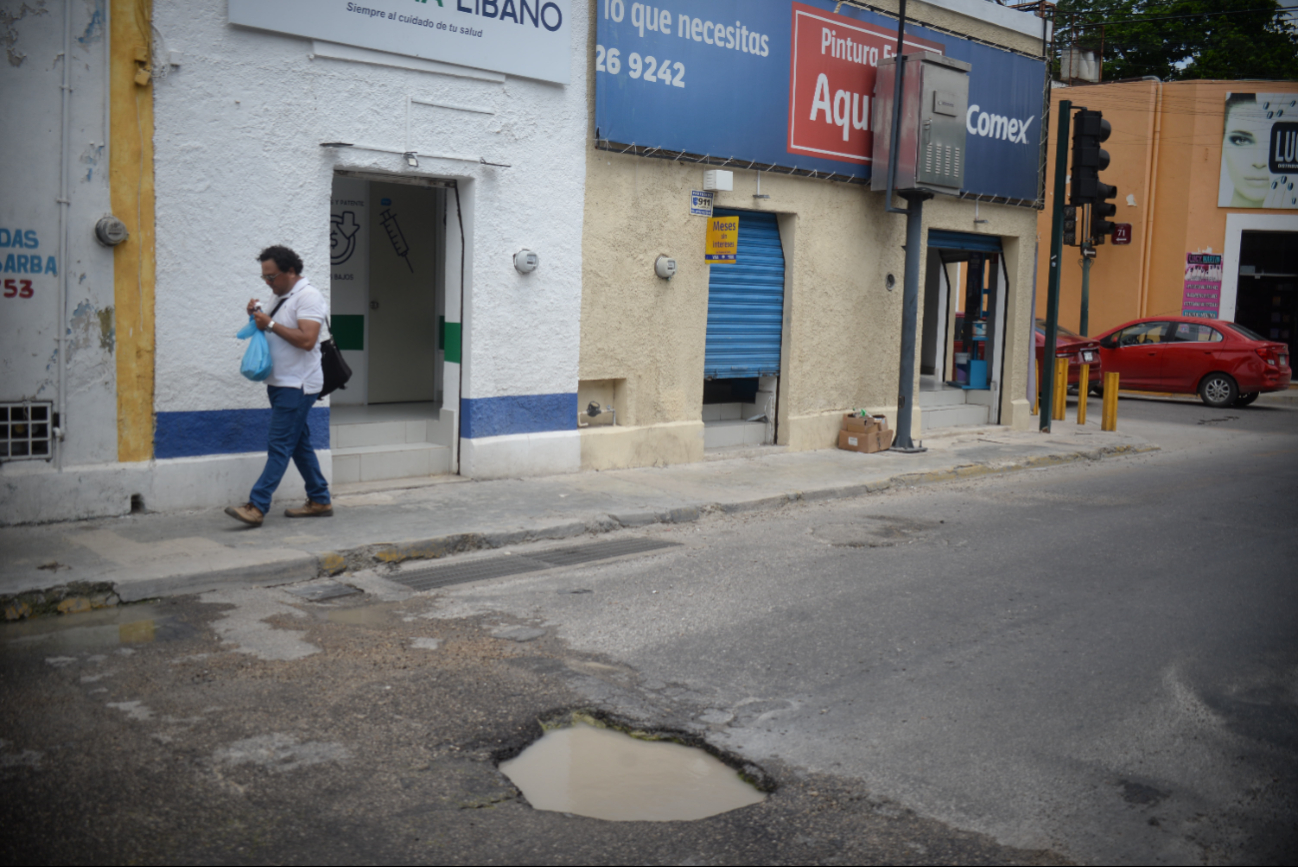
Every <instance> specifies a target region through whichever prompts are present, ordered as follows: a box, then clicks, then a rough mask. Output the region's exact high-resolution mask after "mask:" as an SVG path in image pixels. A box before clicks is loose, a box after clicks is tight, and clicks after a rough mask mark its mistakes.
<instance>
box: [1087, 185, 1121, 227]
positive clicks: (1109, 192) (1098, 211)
mask: <svg viewBox="0 0 1298 867" xmlns="http://www.w3.org/2000/svg"><path fill="white" fill-rule="evenodd" d="M1096 193H1097V195H1096V201H1095V204H1094V205H1091V236H1092V237H1095V238H1103V237H1104V236H1105V235H1112V234H1113V230H1114V229H1115V228H1117V225H1116V224H1115V223H1113V222H1112V221H1110V220H1109V217H1112V216H1114V215H1115V214H1117V213H1118V206H1117V205H1116V204H1114V203H1113V202H1110V201H1108V200H1109V199H1112V198H1113V197H1114V196H1116V195H1117V194H1118V188H1117V187H1115V186H1113V185H1112V184H1106V183H1104V182H1103V181H1101V182H1100V183H1098V184H1096Z"/></svg>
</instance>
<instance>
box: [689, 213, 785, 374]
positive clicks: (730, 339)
mask: <svg viewBox="0 0 1298 867" xmlns="http://www.w3.org/2000/svg"><path fill="white" fill-rule="evenodd" d="M713 213H715V214H716V215H717V216H718V217H729V216H736V215H737V216H738V217H739V252H738V253H737V255H736V261H735V264H733V265H711V266H709V267H710V269H711V274H710V275H709V277H708V334H707V344H706V350H705V352H704V359H703V375H704V377H707V378H710V379H742V378H747V377H754V376H774V375H778V374H779V372H780V335H781V333H782V332H783V329H784V249H783V248H782V247H781V246H780V229H779V225H778V224H777V223H776V218H775V215H774V214H761V213H755V212H753V211H732V210H727V209H725V208H717V209H716V210H715V211H714V212H713Z"/></svg>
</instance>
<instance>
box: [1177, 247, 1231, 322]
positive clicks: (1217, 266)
mask: <svg viewBox="0 0 1298 867" xmlns="http://www.w3.org/2000/svg"><path fill="white" fill-rule="evenodd" d="M1220 309H1221V256H1219V255H1216V254H1213V253H1186V254H1185V290H1184V293H1183V294H1182V296H1181V315H1182V316H1198V317H1200V318H1203V319H1216V318H1217V313H1218V311H1219V310H1220Z"/></svg>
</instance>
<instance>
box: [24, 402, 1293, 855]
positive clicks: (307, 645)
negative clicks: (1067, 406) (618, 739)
mask: <svg viewBox="0 0 1298 867" xmlns="http://www.w3.org/2000/svg"><path fill="white" fill-rule="evenodd" d="M1092 410H1093V411H1098V402H1093V403H1092ZM1119 419H1120V424H1121V425H1124V426H1125V425H1129V426H1131V429H1133V430H1135V431H1136V432H1139V433H1141V434H1143V435H1145V436H1147V437H1149V438H1150V439H1152V440H1153V441H1155V442H1159V443H1160V444H1162V445H1163V446H1164V447H1165V448H1164V450H1163V451H1161V452H1157V453H1152V454H1147V455H1142V456H1137V457H1130V458H1123V459H1120V460H1113V461H1103V462H1098V463H1094V464H1085V465H1069V466H1065V467H1056V468H1051V469H1045V470H1037V471H1032V472H1026V473H1019V474H1016V475H1014V476H1012V477H1006V478H990V479H984V480H979V481H975V482H969V483H962V484H953V485H940V486H938V485H934V486H929V487H924V488H919V489H914V490H897V491H890V492H887V493H884V494H878V495H874V496H870V497H865V498H861V499H859V500H855V501H845V502H844V501H839V502H834V503H825V504H810V505H798V506H791V507H788V508H786V509H784V510H782V511H779V512H775V513H761V514H754V515H749V516H731V517H714V518H709V519H706V520H703V521H700V522H698V523H696V524H692V525H687V526H675V525H673V526H663V527H656V528H653V529H652V530H647V531H639V532H634V533H632V532H629V531H628V534H627V535H632V536H634V535H642V536H643V535H652V536H654V537H655V538H659V539H662V540H665V541H672V542H677V543H680V545H679V547H675V548H672V549H669V550H667V551H664V552H661V553H654V554H649V555H643V556H636V557H628V558H626V559H623V560H620V561H617V562H613V563H603V564H597V565H590V566H584V567H577V568H571V569H557V570H552V571H550V572H545V573H539V574H532V575H528V576H520V577H517V578H506V579H498V580H493V581H487V582H480V583H477V584H472V585H462V586H460V587H458V588H454V589H451V590H443V591H438V592H435V593H427V594H414V595H411V594H409V593H406V592H404V591H402V590H401V589H400V588H399V586H398V585H395V584H393V583H391V582H388V581H386V580H383V579H382V577H381V576H366V575H360V576H353V577H352V578H351V579H349V580H351V581H352V582H353V583H355V584H356V585H357V586H359V587H361V588H363V589H365V590H367V591H368V592H367V594H366V595H365V596H363V597H360V596H353V597H348V598H345V599H342V600H337V601H333V602H328V603H306V602H302V601H301V600H300V599H297V598H296V597H293V596H291V595H289V594H287V593H285V592H284V591H282V590H255V591H240V592H235V591H229V592H225V593H222V594H208V595H205V596H203V597H201V598H190V599H181V600H173V601H169V602H166V603H162V604H160V605H158V606H156V607H155V608H154V609H150V610H147V612H146V613H148V614H149V617H150V618H151V619H152V622H153V623H154V626H153V627H152V629H153V632H152V633H151V634H150V635H148V636H144V637H147V638H151V639H152V640H141V641H130V642H127V643H123V640H124V639H130V638H132V637H134V638H137V639H138V638H141V636H142V633H141V632H140V630H142V629H145V627H138V626H137V627H128V629H127V631H126V632H123V631H122V630H121V629H120V628H119V623H120V622H121V621H122V618H123V616H124V615H122V614H121V613H119V614H116V615H82V616H83V617H100V616H102V617H104V618H106V619H105V621H104V623H103V625H102V626H101V627H99V629H100V631H99V632H97V633H93V634H92V632H93V630H90V631H85V630H83V632H82V633H78V634H75V635H73V634H72V631H71V630H68V629H67V628H66V627H67V624H66V623H60V624H59V626H60V629H59V631H58V633H56V634H55V636H56V637H42V635H40V634H38V633H37V632H35V631H33V630H39V629H40V628H44V627H41V626H40V625H39V624H38V623H34V624H32V625H29V626H27V627H26V629H27V632H26V633H22V632H20V631H19V630H15V629H14V628H12V627H5V628H4V629H3V630H2V631H0V645H2V646H3V651H0V678H3V681H2V683H0V690H2V694H3V695H4V703H3V709H2V710H0V781H2V782H3V786H4V789H5V792H6V795H5V798H4V799H3V805H2V806H0V822H3V824H4V827H6V829H8V833H6V834H5V835H3V839H0V853H2V856H0V857H3V858H4V860H5V861H7V862H10V863H14V862H48V861H66V862H69V863H84V862H89V861H104V860H112V861H127V860H130V861H141V862H146V863H158V862H174V863H341V862H393V863H395V862H407V863H413V862H421V861H422V862H427V861H437V862H447V863H451V862H454V863H520V862H527V863H624V862H636V863H759V862H761V863H766V862H771V863H860V862H875V861H890V862H898V863H933V862H967V863H991V862H1002V863H1003V862H1023V863H1028V862H1031V863H1057V862H1059V861H1063V860H1073V861H1077V862H1084V863H1199V862H1202V863H1293V862H1294V861H1295V860H1298V858H1296V857H1295V856H1298V820H1296V819H1295V817H1298V810H1295V806H1296V804H1295V800H1296V796H1298V750H1296V747H1298V738H1296V734H1298V636H1296V633H1295V630H1294V628H1293V623H1294V619H1295V618H1294V615H1295V613H1296V612H1298V589H1295V586H1294V581H1293V575H1294V572H1295V569H1294V567H1293V565H1292V564H1293V562H1294V560H1295V556H1296V555H1298V541H1296V540H1295V536H1294V529H1295V525H1296V524H1298V521H1296V520H1295V519H1296V518H1298V503H1296V502H1295V498H1294V494H1295V492H1298V409H1295V408H1292V407H1277V406H1270V405H1266V404H1263V403H1261V402H1259V404H1257V405H1255V406H1254V407H1250V408H1247V409H1243V410H1229V411H1214V410H1208V409H1206V408H1205V407H1203V406H1202V405H1201V404H1198V403H1192V402H1188V401H1166V400H1154V399H1151V400H1140V399H1124V400H1123V401H1122V406H1121V411H1120V416H1119ZM520 550H524V549H520ZM482 556H496V555H482ZM574 591H589V592H574ZM348 612H350V614H349V613H348ZM132 616H134V615H132ZM331 616H332V617H333V618H334V619H332V620H331V619H329V618H330V617H331ZM109 617H116V618H117V622H113V623H109V622H107V618H109ZM340 617H341V618H343V620H341V621H340V620H339V618H340ZM348 617H350V618H351V619H352V621H353V622H347V620H346V619H347V618H348ZM358 617H359V618H363V620H362V622H354V621H355V620H356V619H357V618H358ZM69 622H70V620H69ZM84 622H85V623H87V624H92V621H84ZM94 623H97V621H95V622H94ZM519 625H522V626H531V627H535V630H534V631H535V632H542V631H543V633H544V634H542V635H541V636H540V637H537V638H529V639H528V640H523V641H517V640H510V639H508V638H504V637H497V636H496V633H499V632H500V630H501V629H502V628H503V627H510V626H519ZM132 630H134V631H133V632H132ZM513 634H514V635H515V636H516V637H525V638H526V637H527V636H529V634H530V633H527V632H522V633H513ZM433 644H435V645H436V647H435V649H428V648H429V647H431V646H432V645H433ZM127 651H130V652H127ZM574 708H579V709H587V710H593V711H596V712H601V713H605V714H608V715H610V717H611V718H613V719H614V720H615V721H616V720H620V721H625V722H627V723H632V724H635V725H638V726H642V727H648V728H662V729H669V730H672V731H676V732H679V733H684V734H685V737H686V738H687V739H689V738H700V739H703V740H706V742H707V743H708V744H709V745H711V746H712V747H713V748H714V749H715V750H717V751H718V752H720V753H722V754H723V755H725V756H726V757H727V758H728V759H730V760H731V761H732V762H734V763H736V764H740V765H743V764H747V766H748V768H749V770H750V772H753V773H754V774H755V775H757V776H758V777H761V778H763V779H765V780H767V781H768V782H770V783H771V784H773V785H774V786H775V787H776V788H775V790H774V791H773V792H772V793H771V795H770V797H769V798H768V800H767V801H766V802H765V803H764V804H761V805H757V806H755V807H748V808H744V809H742V810H739V811H736V812H733V813H729V814H725V815H723V816H719V817H715V818H713V819H709V820H704V821H702V822H695V823H670V824H644V823H633V824H626V823H602V822H598V821H595V820H589V819H582V818H579V817H569V816H565V815H563V814H554V813H542V812H537V811H533V810H531V809H530V808H529V807H528V805H527V804H526V802H525V800H524V799H522V798H521V797H519V796H518V794H517V793H516V792H515V791H514V790H513V788H512V786H510V785H509V783H508V782H507V781H506V780H504V779H503V778H502V777H501V776H500V775H499V773H498V772H497V771H496V770H495V767H494V763H495V761H496V760H498V759H499V758H501V757H502V756H507V755H510V754H512V753H514V752H516V751H517V750H518V749H519V748H520V747H521V746H523V745H525V744H526V743H527V742H528V741H529V740H530V739H532V738H534V737H535V736H536V735H537V734H539V728H538V726H537V720H538V719H542V718H547V717H551V716H554V715H556V714H558V713H559V712H561V711H567V710H570V709H574Z"/></svg>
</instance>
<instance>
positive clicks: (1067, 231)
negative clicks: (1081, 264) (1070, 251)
mask: <svg viewBox="0 0 1298 867" xmlns="http://www.w3.org/2000/svg"><path fill="white" fill-rule="evenodd" d="M1064 243H1065V244H1067V245H1068V246H1069V247H1076V246H1077V206H1076V205H1064Z"/></svg>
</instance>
